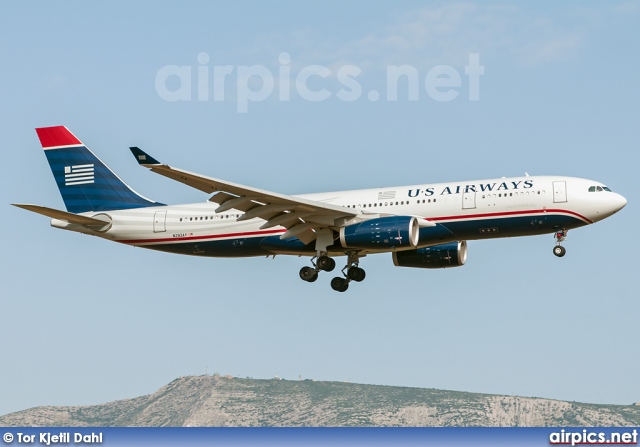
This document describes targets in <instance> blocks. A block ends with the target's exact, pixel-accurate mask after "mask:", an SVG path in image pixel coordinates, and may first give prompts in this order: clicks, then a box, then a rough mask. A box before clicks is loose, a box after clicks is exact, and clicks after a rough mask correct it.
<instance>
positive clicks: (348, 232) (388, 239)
mask: <svg viewBox="0 0 640 447" xmlns="http://www.w3.org/2000/svg"><path fill="white" fill-rule="evenodd" d="M419 238H420V227H419V225H418V219H416V218H415V217H411V216H391V217H379V218H376V219H369V220H365V221H363V222H360V223H357V224H354V225H349V226H347V227H342V228H340V243H341V244H342V246H343V247H344V248H362V249H376V248H379V249H389V248H395V247H417V246H418V240H419Z"/></svg>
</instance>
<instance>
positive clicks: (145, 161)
mask: <svg viewBox="0 0 640 447" xmlns="http://www.w3.org/2000/svg"><path fill="white" fill-rule="evenodd" d="M129 149H130V150H131V153H132V154H133V156H134V157H136V160H137V161H138V163H139V164H140V165H141V166H149V165H160V164H162V163H160V162H159V161H158V160H156V159H155V158H153V157H152V156H151V155H149V154H147V153H146V152H145V151H143V150H142V149H140V148H139V147H130V148H129Z"/></svg>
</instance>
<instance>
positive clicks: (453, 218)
mask: <svg viewBox="0 0 640 447" xmlns="http://www.w3.org/2000/svg"><path fill="white" fill-rule="evenodd" d="M540 213H562V214H571V215H573V216H576V217H577V218H579V219H581V220H583V221H585V222H586V223H593V221H592V220H590V219H587V218H586V217H584V216H583V215H581V214H578V213H576V212H573V211H569V210H561V209H544V210H527V211H504V212H500V213H483V214H469V215H466V216H442V217H425V219H427V220H432V221H434V222H439V221H444V220H449V221H456V220H465V219H482V218H485V217H507V216H516V215H519V214H525V215H527V214H540Z"/></svg>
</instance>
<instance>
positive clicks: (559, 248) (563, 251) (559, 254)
mask: <svg viewBox="0 0 640 447" xmlns="http://www.w3.org/2000/svg"><path fill="white" fill-rule="evenodd" d="M566 253H567V249H566V248H564V247H563V246H562V245H556V246H555V247H553V254H554V255H556V256H557V257H559V258H561V257H563V256H564V255H565V254H566Z"/></svg>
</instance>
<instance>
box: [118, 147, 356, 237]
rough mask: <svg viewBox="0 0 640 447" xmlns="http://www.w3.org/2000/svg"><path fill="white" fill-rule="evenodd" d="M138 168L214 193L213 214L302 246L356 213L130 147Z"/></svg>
mask: <svg viewBox="0 0 640 447" xmlns="http://www.w3.org/2000/svg"><path fill="white" fill-rule="evenodd" d="M129 149H131V152H132V153H133V155H134V156H135V157H136V160H137V161H138V163H139V164H140V165H141V166H144V167H146V168H149V169H150V170H151V171H152V172H155V173H157V174H160V175H163V176H165V177H169V178H170V179H173V180H176V181H178V182H181V183H184V184H185V185H189V186H191V187H192V188H196V189H199V190H200V191H203V192H206V193H209V194H210V193H214V192H215V193H216V194H214V195H213V196H212V197H211V198H210V199H209V200H210V201H211V202H215V203H218V204H219V205H220V206H219V207H218V208H216V213H222V212H224V211H227V210H229V209H236V210H240V211H243V212H244V214H243V215H242V216H240V217H239V218H238V221H243V220H248V219H253V218H260V219H264V220H266V222H265V223H264V224H263V225H262V226H261V227H260V228H261V229H266V228H271V227H275V226H278V225H280V226H283V227H285V228H287V229H288V231H287V232H286V233H285V234H283V235H282V236H281V238H282V239H287V238H289V237H297V238H298V239H300V240H301V241H302V242H304V243H309V242H311V241H313V240H314V239H315V238H316V234H315V232H314V230H318V229H320V228H328V227H340V226H343V225H344V224H345V223H346V222H347V221H349V220H350V219H351V218H353V217H354V216H356V215H357V214H358V213H357V212H356V211H355V210H352V209H350V208H345V207H343V206H337V205H331V204H328V203H323V202H318V201H315V200H307V199H303V198H300V197H295V196H289V195H285V194H279V193H275V192H271V191H265V190H262V189H258V188H252V187H250V186H245V185H240V184H237V183H232V182H228V181H225V180H220V179H216V178H213V177H207V176H204V175H200V174H195V173H193V172H189V171H184V170H182V169H178V168H174V167H172V166H169V165H166V164H162V163H160V162H159V161H158V160H156V159H155V158H153V157H151V156H150V155H149V154H147V153H146V152H144V151H143V150H142V149H140V148H137V147H131V148H129Z"/></svg>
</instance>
